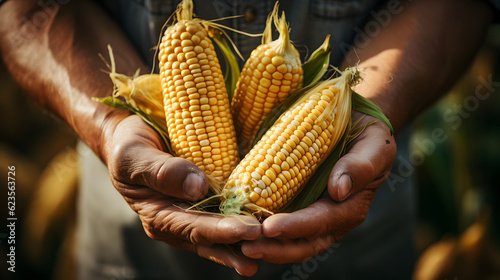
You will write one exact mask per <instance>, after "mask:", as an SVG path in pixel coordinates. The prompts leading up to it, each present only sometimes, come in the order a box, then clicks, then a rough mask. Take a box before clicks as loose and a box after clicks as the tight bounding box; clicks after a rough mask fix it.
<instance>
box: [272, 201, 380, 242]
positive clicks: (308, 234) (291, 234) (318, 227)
mask: <svg viewBox="0 0 500 280" xmlns="http://www.w3.org/2000/svg"><path fill="white" fill-rule="evenodd" d="M369 204H370V199H369V198H368V197H365V196H364V195H362V194H360V195H359V197H356V199H353V200H348V201H344V202H342V203H339V202H335V201H332V200H331V199H330V198H325V199H320V200H318V201H317V202H315V203H313V204H311V205H310V206H308V207H306V208H304V209H301V210H298V211H295V212H293V213H279V214H275V215H272V216H270V217H268V218H267V219H266V220H264V222H263V223H262V233H263V235H264V236H266V237H283V238H288V239H297V238H306V239H308V240H313V239H316V238H318V237H320V236H332V237H338V239H340V238H341V237H342V236H343V235H344V234H345V233H346V232H348V231H349V230H350V229H352V228H354V227H355V226H357V225H359V224H361V222H363V221H364V219H365V218H366V214H367V213H368V207H369Z"/></svg>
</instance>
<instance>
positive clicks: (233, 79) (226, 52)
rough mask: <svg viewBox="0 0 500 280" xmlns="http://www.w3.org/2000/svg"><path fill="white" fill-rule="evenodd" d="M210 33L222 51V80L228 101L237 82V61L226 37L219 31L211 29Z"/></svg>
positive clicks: (238, 73)
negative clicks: (223, 70) (223, 65)
mask: <svg viewBox="0 0 500 280" xmlns="http://www.w3.org/2000/svg"><path fill="white" fill-rule="evenodd" d="M211 35H213V36H212V38H213V40H214V41H215V43H217V46H219V48H220V49H221V51H222V54H223V57H224V63H225V66H226V68H225V73H224V82H225V84H226V90H227V95H228V98H229V103H231V100H232V99H233V93H234V89H235V88H236V83H237V82H238V77H239V76H240V67H239V65H238V61H237V60H236V57H235V56H234V54H233V52H232V51H231V48H230V47H229V44H228V43H227V41H226V39H224V38H223V37H221V36H220V32H216V30H215V31H212V32H211Z"/></svg>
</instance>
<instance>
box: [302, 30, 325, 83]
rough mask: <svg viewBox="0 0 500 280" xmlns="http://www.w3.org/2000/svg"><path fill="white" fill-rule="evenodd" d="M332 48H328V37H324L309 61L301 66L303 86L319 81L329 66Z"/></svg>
mask: <svg viewBox="0 0 500 280" xmlns="http://www.w3.org/2000/svg"><path fill="white" fill-rule="evenodd" d="M331 52H332V48H331V46H330V35H327V36H326V39H325V41H324V42H323V44H322V45H321V46H320V47H319V48H318V49H316V50H315V51H314V52H313V53H312V54H311V57H309V59H308V60H307V61H306V62H304V64H302V69H303V71H304V80H303V82H302V84H303V86H304V87H305V86H308V85H311V84H314V83H315V82H317V81H319V80H320V79H321V78H322V77H323V76H324V75H325V73H326V71H327V70H328V67H329V66H330V54H331Z"/></svg>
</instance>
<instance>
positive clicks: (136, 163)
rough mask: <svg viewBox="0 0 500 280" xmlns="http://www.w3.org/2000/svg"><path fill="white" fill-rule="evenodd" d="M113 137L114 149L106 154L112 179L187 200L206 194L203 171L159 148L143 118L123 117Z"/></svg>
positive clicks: (206, 182)
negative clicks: (124, 118)
mask: <svg viewBox="0 0 500 280" xmlns="http://www.w3.org/2000/svg"><path fill="white" fill-rule="evenodd" d="M122 127H125V128H126V129H121V128H122ZM135 132H137V133H135ZM113 138H114V139H113V141H112V143H113V148H112V149H110V152H109V153H108V155H107V165H108V169H109V173H110V175H111V177H112V179H114V180H116V181H118V182H120V183H122V184H125V185H130V186H131V187H133V186H146V187H149V188H151V189H154V190H156V191H158V192H160V193H162V194H164V195H167V196H171V197H176V198H181V199H186V200H198V199H201V198H202V197H204V196H205V195H206V194H207V192H208V181H207V178H206V177H205V174H204V173H203V171H201V170H200V169H199V168H198V167H197V166H196V165H195V164H194V163H192V162H190V161H188V160H186V159H183V158H179V157H173V156H172V155H170V154H168V153H165V152H163V151H162V150H160V147H161V143H160V141H161V140H160V139H159V137H158V136H157V134H156V132H154V131H153V130H152V129H151V128H149V127H148V126H147V125H146V124H144V123H143V122H142V120H140V119H134V118H128V119H126V120H124V125H121V124H120V125H119V126H118V128H117V129H116V131H115V133H114V137H113Z"/></svg>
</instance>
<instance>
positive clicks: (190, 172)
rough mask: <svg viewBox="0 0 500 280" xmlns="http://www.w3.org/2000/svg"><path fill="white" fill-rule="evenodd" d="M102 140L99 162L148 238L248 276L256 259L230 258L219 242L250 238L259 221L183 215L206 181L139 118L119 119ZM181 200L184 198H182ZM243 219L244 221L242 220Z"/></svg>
mask: <svg viewBox="0 0 500 280" xmlns="http://www.w3.org/2000/svg"><path fill="white" fill-rule="evenodd" d="M110 123H111V124H109V125H108V127H110V126H111V127H113V129H111V128H107V129H111V131H113V132H112V133H108V137H105V138H107V139H104V140H103V141H104V144H103V147H104V152H103V154H104V155H103V158H104V159H105V161H106V162H107V166H108V169H109V173H110V176H111V181H112V183H113V185H114V186H115V187H116V189H117V190H118V191H119V192H120V193H121V195H122V196H123V197H124V198H125V200H126V201H127V203H128V204H129V205H130V207H131V208H132V209H133V210H134V211H135V212H137V214H139V217H140V219H141V221H142V224H143V227H144V230H145V231H146V234H147V235H148V236H149V237H150V238H152V239H156V240H161V241H164V242H166V243H168V244H169V245H171V246H172V247H175V248H178V249H185V250H189V251H191V252H194V253H196V254H198V255H199V256H201V257H204V258H207V259H209V260H212V261H214V262H216V263H219V264H223V265H225V266H228V267H232V268H235V269H236V270H237V271H238V273H240V274H242V275H245V276H251V275H253V274H255V272H256V271H257V261H255V260H253V259H250V258H248V257H245V256H242V255H236V254H234V253H233V252H232V251H231V250H230V249H229V248H227V247H225V246H224V245H223V244H233V243H236V242H239V241H241V240H254V239H257V238H258V237H259V236H260V234H261V226H260V223H259V222H258V221H257V220H256V219H253V218H251V217H237V218H236V217H222V216H217V215H211V214H207V213H199V212H195V211H186V208H188V207H189V205H188V204H187V203H186V202H184V201H183V200H189V201H194V200H198V199H200V198H203V197H204V196H205V194H206V193H207V191H208V183H207V180H206V177H205V175H204V174H203V172H202V171H201V170H200V169H199V168H198V167H196V165H195V164H193V163H191V162H189V161H187V160H185V159H182V158H178V157H173V156H171V155H169V154H167V153H165V152H163V151H162V150H163V149H164V147H163V143H162V140H161V139H160V137H159V136H158V134H157V133H156V132H155V131H154V130H153V129H152V128H150V127H149V126H148V125H147V124H145V123H144V122H143V121H142V120H141V119H140V118H139V117H138V116H136V115H130V116H126V117H123V116H120V117H119V118H118V121H116V120H115V121H114V123H116V124H115V125H114V124H112V123H113V122H110ZM180 199H182V200H180ZM242 221H243V222H242Z"/></svg>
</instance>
